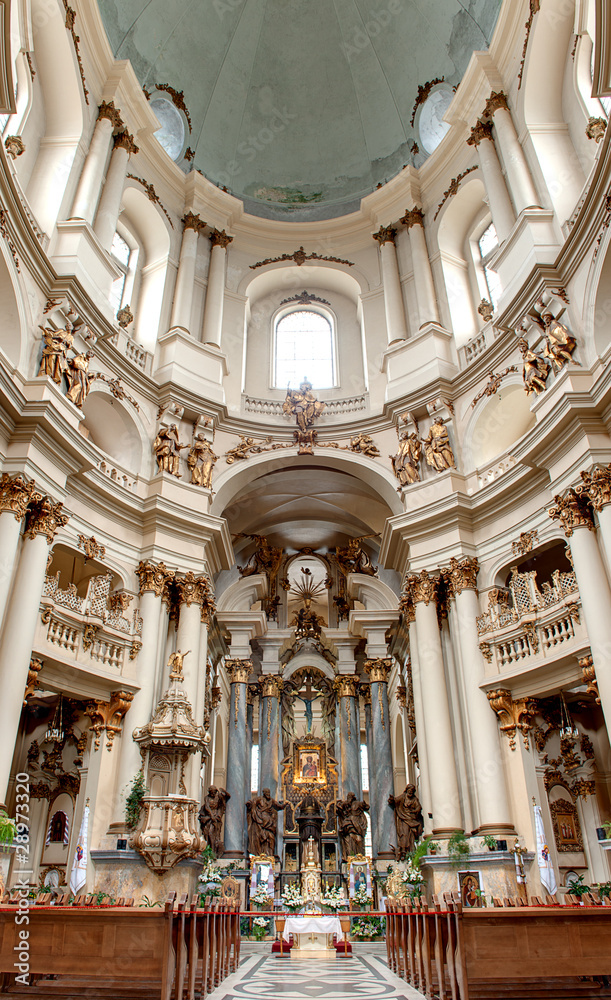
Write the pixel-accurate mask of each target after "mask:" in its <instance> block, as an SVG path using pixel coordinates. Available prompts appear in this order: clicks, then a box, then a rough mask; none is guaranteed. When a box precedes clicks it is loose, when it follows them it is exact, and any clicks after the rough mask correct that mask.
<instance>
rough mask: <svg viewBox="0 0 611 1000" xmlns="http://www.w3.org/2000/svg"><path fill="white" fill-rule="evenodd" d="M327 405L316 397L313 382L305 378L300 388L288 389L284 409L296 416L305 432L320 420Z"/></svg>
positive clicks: (298, 423)
mask: <svg viewBox="0 0 611 1000" xmlns="http://www.w3.org/2000/svg"><path fill="white" fill-rule="evenodd" d="M326 405H327V404H326V403H321V402H320V401H319V400H318V399H316V396H315V395H314V393H313V392H312V384H311V383H310V382H308V380H307V379H304V380H303V382H302V383H301V385H300V386H299V389H287V392H286V399H285V400H284V403H283V404H282V411H283V413H287V414H289V415H290V416H293V417H295V420H296V421H297V426H298V428H299V430H300V431H302V432H303V433H305V432H306V431H307V429H308V427H311V425H312V424H313V423H314V421H315V420H318V418H319V416H320V415H321V413H322V412H323V410H324V409H325V407H326Z"/></svg>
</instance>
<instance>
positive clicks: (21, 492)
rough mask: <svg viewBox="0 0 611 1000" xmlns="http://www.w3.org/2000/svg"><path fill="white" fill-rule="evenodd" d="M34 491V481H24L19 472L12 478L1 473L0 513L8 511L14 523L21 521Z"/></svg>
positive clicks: (6, 473) (7, 474) (5, 473)
mask: <svg viewBox="0 0 611 1000" xmlns="http://www.w3.org/2000/svg"><path fill="white" fill-rule="evenodd" d="M35 490H36V484H35V482H34V480H33V479H26V478H25V476H24V475H22V473H21V472H18V473H17V474H16V475H14V476H11V475H9V473H8V472H3V473H2V476H1V477H0V512H1V513H4V512H5V511H10V512H11V513H13V514H14V515H15V520H16V521H22V520H23V518H24V517H25V515H26V513H27V510H28V504H29V503H30V501H31V499H32V497H33V496H34V492H35Z"/></svg>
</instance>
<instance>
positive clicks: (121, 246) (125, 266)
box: [108, 232, 138, 313]
mask: <svg viewBox="0 0 611 1000" xmlns="http://www.w3.org/2000/svg"><path fill="white" fill-rule="evenodd" d="M110 254H111V257H112V259H113V262H114V263H115V264H116V265H117V267H118V268H119V270H120V271H121V275H120V277H118V278H115V280H114V281H113V283H112V285H111V289H110V295H109V296H108V297H109V299H110V304H111V306H112V308H113V312H115V313H116V312H117V311H118V310H119V309H120V308H121V306H124V305H126V303H128V302H129V300H130V298H131V293H132V291H133V286H134V274H135V270H136V262H137V258H138V250H137V249H135V248H134V247H131V246H130V245H129V243H128V242H127V240H126V239H125V238H124V237H123V236H122V235H121V233H119V232H116V233H115V235H114V237H113V241H112V246H111V248H110Z"/></svg>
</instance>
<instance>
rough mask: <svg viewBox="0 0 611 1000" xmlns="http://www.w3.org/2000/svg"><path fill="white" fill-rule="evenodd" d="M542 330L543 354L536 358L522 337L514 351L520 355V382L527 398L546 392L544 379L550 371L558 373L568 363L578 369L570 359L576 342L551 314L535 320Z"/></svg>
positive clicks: (577, 362) (544, 314)
mask: <svg viewBox="0 0 611 1000" xmlns="http://www.w3.org/2000/svg"><path fill="white" fill-rule="evenodd" d="M536 322H537V323H538V325H539V326H540V327H541V328H542V330H543V335H544V337H545V346H544V348H543V354H536V353H535V351H533V350H531V348H530V347H529V346H528V341H527V340H526V337H523V336H522V337H520V339H519V340H518V347H519V349H520V354H521V355H522V361H523V367H522V378H523V380H524V388H525V390H526V393H527V395H529V396H530V395H531V394H532V393H534V394H535V395H536V396H539V395H540V394H541V393H542V392H545V390H546V388H547V379H548V376H549V373H550V371H552V369H553V370H554V371H555V372H556V373H558V372H560V371H562V369H563V368H564V366H565V365H567V364H568V363H569V361H572V363H573V364H574V365H579V361H577V360H576V359H575V358H574V357H573V353H574V351H575V348H576V347H577V341H576V340H575V338H574V337H573V335H572V334H571V333H570V332H569V330H568V329H567V327H566V326H565V325H564V323H560V322H559V321H558V320H557V319H555V318H554V316H553V315H552V313H551V312H544V313H542V314H541V319H540V320H536Z"/></svg>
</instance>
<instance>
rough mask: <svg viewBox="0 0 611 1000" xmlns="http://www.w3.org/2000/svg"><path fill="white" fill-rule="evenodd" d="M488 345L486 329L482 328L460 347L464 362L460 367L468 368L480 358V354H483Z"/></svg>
mask: <svg viewBox="0 0 611 1000" xmlns="http://www.w3.org/2000/svg"><path fill="white" fill-rule="evenodd" d="M487 347H488V343H487V341H486V331H485V330H482V331H481V332H480V333H478V334H477V335H476V336H475V337H472V338H471V340H468V341H467V343H466V344H464V345H463V346H462V347H461V348H460V349H459V352H458V353H459V356H460V359H461V362H462V364H461V366H460V367H461V368H466V367H467V366H468V365H470V364H471V363H472V362H473V361H475V359H476V358H479V356H480V354H483V353H484V351H485V350H486V348H487Z"/></svg>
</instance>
